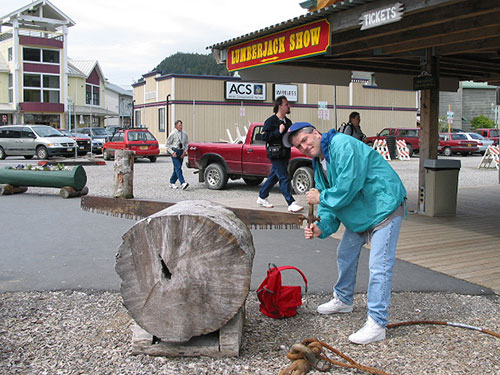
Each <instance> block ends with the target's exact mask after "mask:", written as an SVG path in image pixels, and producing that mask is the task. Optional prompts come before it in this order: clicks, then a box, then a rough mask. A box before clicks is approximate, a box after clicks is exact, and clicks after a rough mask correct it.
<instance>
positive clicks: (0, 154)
mask: <svg viewBox="0 0 500 375" xmlns="http://www.w3.org/2000/svg"><path fill="white" fill-rule="evenodd" d="M6 157H7V154H6V153H5V151H4V149H3V148H2V147H1V146H0V160H3V159H5V158H6Z"/></svg>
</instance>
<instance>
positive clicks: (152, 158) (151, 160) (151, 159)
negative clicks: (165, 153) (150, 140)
mask: <svg viewBox="0 0 500 375" xmlns="http://www.w3.org/2000/svg"><path fill="white" fill-rule="evenodd" d="M148 159H149V161H150V162H151V163H154V162H155V161H156V156H148Z"/></svg>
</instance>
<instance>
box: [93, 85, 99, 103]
mask: <svg viewBox="0 0 500 375" xmlns="http://www.w3.org/2000/svg"><path fill="white" fill-rule="evenodd" d="M99 94H100V88H99V86H93V87H92V104H93V105H99V104H100V100H99Z"/></svg>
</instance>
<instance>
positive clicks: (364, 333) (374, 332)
mask: <svg viewBox="0 0 500 375" xmlns="http://www.w3.org/2000/svg"><path fill="white" fill-rule="evenodd" d="M381 340H385V328H384V327H381V326H379V325H378V324H377V322H375V320H374V319H373V318H372V317H371V316H368V319H367V320H366V323H365V325H364V326H363V328H361V329H360V330H359V331H358V332H356V333H353V334H352V335H351V336H349V341H351V342H353V343H355V344H360V345H364V344H369V343H371V342H375V341H381Z"/></svg>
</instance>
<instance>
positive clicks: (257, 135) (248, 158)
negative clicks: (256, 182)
mask: <svg viewBox="0 0 500 375" xmlns="http://www.w3.org/2000/svg"><path fill="white" fill-rule="evenodd" d="M262 128H263V127H262V126H256V127H255V128H254V131H253V135H252V140H251V141H250V144H246V143H245V144H244V145H243V147H242V151H241V152H242V155H241V162H242V169H243V171H244V173H245V174H246V175H255V176H267V175H268V174H269V171H270V170H271V162H270V161H269V159H268V158H267V151H266V142H265V141H264V139H263V138H262V133H261V132H262Z"/></svg>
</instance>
